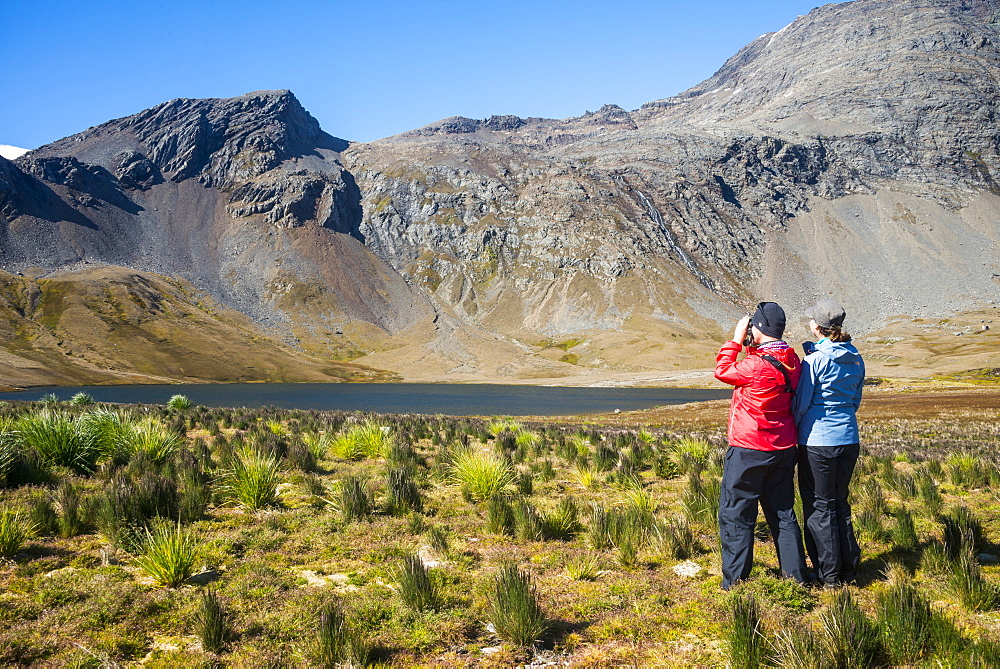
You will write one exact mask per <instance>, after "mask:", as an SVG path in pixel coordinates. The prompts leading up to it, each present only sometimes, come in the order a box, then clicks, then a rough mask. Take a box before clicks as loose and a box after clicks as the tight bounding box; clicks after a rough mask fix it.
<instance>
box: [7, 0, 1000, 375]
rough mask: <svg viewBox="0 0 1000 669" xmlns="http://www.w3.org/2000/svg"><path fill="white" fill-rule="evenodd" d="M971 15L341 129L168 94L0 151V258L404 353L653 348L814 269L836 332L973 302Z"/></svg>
mask: <svg viewBox="0 0 1000 669" xmlns="http://www.w3.org/2000/svg"><path fill="white" fill-rule="evenodd" d="M998 19H1000V2H998V0H905V1H903V2H888V1H886V0H856V1H855V2H846V3H840V4H835V5H826V6H823V7H820V8H818V9H816V10H814V11H813V12H811V13H810V14H809V15H807V16H804V17H799V18H798V19H797V20H796V21H794V22H793V23H792V24H790V25H789V26H787V27H785V28H784V29H782V30H780V31H778V32H775V33H771V34H768V35H764V36H762V37H761V38H759V39H758V40H755V41H754V42H753V43H751V44H750V45H748V46H747V47H745V48H744V49H743V50H741V51H740V52H739V53H738V54H736V55H735V56H734V57H733V58H731V59H730V60H729V61H728V62H727V63H725V64H724V66H723V67H722V68H721V69H720V70H719V72H718V73H716V74H715V75H714V76H713V77H712V78H710V79H709V80H707V81H706V82H704V83H703V84H701V85H699V86H696V87H694V88H693V89H691V90H690V91H687V92H685V93H683V94H681V95H679V96H676V97H674V98H666V99H662V100H657V101H654V102H651V103H648V104H646V105H643V107H642V108H641V109H638V110H634V111H626V110H624V109H621V108H619V107H616V106H614V105H606V106H605V107H603V108H601V109H600V110H598V111H597V112H592V113H591V112H588V113H587V114H585V115H583V116H580V117H575V118H570V119H563V120H553V119H538V118H529V119H521V118H517V117H513V116H494V117H491V118H488V119H485V120H474V119H466V118H461V117H453V118H449V119H444V120H442V121H440V122H437V123H433V124H430V125H428V126H425V127H423V128H419V129H417V130H413V131H411V132H407V133H403V134H402V135H398V136H394V137H390V138H386V139H383V140H379V141H376V142H370V143H367V144H351V143H349V142H346V141H344V140H340V139H337V138H335V137H332V136H330V135H328V134H327V133H325V132H324V131H323V130H322V129H321V128H320V126H319V123H318V122H317V121H316V120H315V119H314V118H313V117H312V116H310V115H309V114H308V112H306V110H304V109H303V108H302V106H301V104H299V102H298V101H297V100H296V99H295V97H294V96H293V95H292V94H291V93H289V92H288V91H263V92H257V93H251V94H247V95H245V96H241V97H238V98H231V99H213V100H173V101H170V102H166V103H163V104H162V105H158V106H157V107H154V108H152V109H149V110H146V111H144V112H141V113H139V114H136V115H134V116H130V117H127V118H124V119H117V120H114V121H109V122H108V123H105V124H103V125H101V126H97V127H95V128H91V129H90V130H87V131H85V132H83V133H80V134H78V135H75V136H73V137H69V138H66V139H64V140H60V141H58V142H55V143H53V144H50V145H48V146H45V147H41V148H40V149H37V150H35V151H32V152H29V153H28V154H27V155H25V156H22V157H21V158H19V159H17V160H16V161H14V162H10V161H6V160H5V159H3V158H0V266H2V267H3V268H4V269H6V270H7V271H11V272H15V271H27V270H29V269H31V268H36V269H32V272H34V274H32V276H38V277H45V276H48V273H51V272H60V271H62V270H64V269H65V268H75V267H79V266H80V263H92V264H94V265H100V266H102V267H105V266H111V267H117V268H122V269H120V270H115V271H117V272H119V275H120V276H122V277H132V276H140V275H141V274H142V273H144V272H145V273H155V274H157V275H160V276H162V277H172V278H176V279H179V280H182V281H186V282H189V283H190V284H191V285H192V286H193V287H194V288H195V289H197V290H201V291H205V293H206V294H207V295H208V296H210V297H211V299H213V300H215V301H217V302H218V303H219V304H220V305H222V306H224V307H227V308H231V309H233V310H236V311H238V312H240V313H241V314H243V315H244V316H245V317H246V319H247V320H246V321H245V323H244V324H243V325H241V328H249V329H251V330H256V331H257V332H258V333H259V334H260V336H263V337H265V338H266V339H267V340H268V341H269V342H270V344H269V345H273V346H275V347H278V348H282V347H285V348H286V349H287V350H288V351H297V353H295V355H302V356H306V357H308V358H310V359H316V360H326V361H331V362H333V361H338V360H345V359H355V360H356V361H358V362H362V363H364V364H365V365H370V366H373V367H376V368H379V369H385V370H391V371H393V372H396V373H398V374H400V375H401V376H403V377H405V378H408V379H413V380H442V379H443V380H456V381H475V380H487V379H490V380H519V379H520V380H526V379H563V381H567V382H579V383H591V382H597V381H600V380H602V379H607V378H609V377H621V376H622V375H635V377H636V378H646V379H652V378H656V379H664V378H666V377H668V376H670V375H671V374H675V373H677V374H678V375H681V376H682V375H683V372H684V370H686V369H690V368H705V367H708V366H710V365H711V363H712V354H713V351H714V347H715V346H716V344H717V343H718V342H719V341H720V340H721V339H722V338H724V337H725V336H726V334H727V332H728V330H729V328H730V327H731V322H732V321H733V320H735V318H737V317H738V316H739V314H740V313H742V312H743V311H745V310H746V309H747V308H750V307H752V305H753V304H755V303H756V302H757V301H759V300H761V299H776V300H778V301H779V302H781V303H782V304H784V305H785V306H786V308H787V309H788V311H789V313H790V315H792V316H793V318H792V321H791V322H792V324H793V326H794V324H795V319H794V314H796V313H799V312H800V311H801V309H803V308H804V307H805V306H806V305H807V304H809V303H810V302H812V301H813V300H814V299H815V298H817V297H819V296H823V295H833V296H835V297H837V298H838V299H840V300H841V301H842V302H844V304H845V305H847V306H848V310H849V313H850V314H851V321H850V323H849V325H851V327H852V329H853V330H855V331H858V332H862V333H865V332H870V333H875V332H876V331H878V330H879V329H880V328H884V327H889V326H892V327H896V326H898V324H899V323H900V322H901V321H900V319H901V318H903V319H911V320H912V319H915V318H929V317H938V318H945V317H949V316H952V315H955V314H963V313H965V314H980V313H981V314H983V315H985V316H989V315H992V312H991V311H990V310H991V309H993V308H994V307H995V306H996V305H997V304H998V301H997V297H996V296H997V286H998V285H1000V284H998V281H997V279H998V276H1000V250H998V249H1000V226H998V224H997V220H998V218H1000V190H998V186H997V184H996V182H995V180H994V179H995V177H994V175H995V173H996V170H997V168H998V166H1000V131H998V128H997V124H996V118H997V104H998V103H997V101H998V100H1000V94H998V93H1000V91H998V86H1000V84H998V82H1000V48H998V45H1000V31H998ZM127 268H132V269H134V270H135V271H130V270H129V269H127ZM123 280H124V281H126V282H129V281H133V280H134V279H131V278H127V279H123ZM984 310H985V311H984ZM982 320H983V321H984V324H985V321H986V320H990V319H988V318H983V319H982ZM175 324H176V327H177V330H176V331H177V332H182V331H183V332H188V329H187V321H186V320H184V319H176V321H175ZM982 332H983V333H984V334H983V335H982V336H985V337H987V338H989V337H992V336H993V335H994V333H995V332H996V328H993V329H992V330H988V331H987V330H983V331H982ZM798 333H799V331H798V330H797V329H796V331H795V334H793V335H792V338H796V337H798V336H799V334H798ZM189 334H190V333H189ZM802 334H804V332H802ZM67 336H68V337H70V338H71V339H72V338H75V337H80V336H83V334H82V333H78V334H72V335H67ZM185 336H186V335H185ZM185 336H181V335H179V334H178V335H175V338H176V339H177V340H178V341H180V340H184V339H185ZM234 336H235V335H234ZM942 336H945V335H942ZM946 336H952V337H953V336H954V334H953V333H949V334H948V335H946ZM220 337H221V335H220ZM187 341H188V342H189V343H188V344H185V345H184V350H185V351H188V352H190V353H191V354H197V353H199V348H198V342H199V338H198V337H197V336H193V337H188V339H187ZM220 341H221V339H220ZM237 341H238V337H237V338H236V339H234V342H237ZM963 341H964V340H963ZM4 345H5V346H6V347H7V348H8V350H13V349H12V348H11V347H12V346H13V347H17V346H21V347H22V349H18V350H23V344H22V343H18V342H17V341H15V340H14V339H8V340H6V342H5V344H4ZM38 345H40V344H38ZM31 346H35V344H32V345H31ZM289 347H290V348H289ZM234 350H235V349H234ZM242 355H243V354H242V353H241V354H240V355H239V356H232V357H233V360H234V363H233V364H234V365H235V367H238V366H239V364H241V363H240V360H242ZM977 355H978V354H977ZM897 357H898V356H897ZM144 358H146V359H148V360H149V361H150V363H149V364H148V365H147V366H146V368H145V369H146V373H148V374H152V375H160V376H167V377H171V378H179V375H180V373H179V372H178V370H177V368H175V367H171V366H170V364H169V363H168V362H167V361H166V360H163V359H161V358H160V357H158V356H157V355H155V354H154V353H153V352H152V351H150V352H149V353H148V354H145V355H144ZM978 359H979V358H977V360H978ZM2 364H3V363H2V362H0V365H2ZM106 364H111V363H106ZM247 364H248V365H249V364H250V363H247ZM235 367H233V370H235ZM908 368H909V369H917V368H916V367H907V366H906V365H903V368H902V369H901V370H897V371H902V372H905V371H906V370H907V369H908ZM185 369H187V368H185ZM248 369H249V368H248ZM920 369H926V367H921V368H920ZM74 373H75V372H74ZM74 373H70V372H67V373H66V374H68V376H65V378H67V379H68V378H73V374H74ZM187 373H188V372H184V374H187ZM220 373H221V372H216V371H215V370H214V368H211V367H204V368H200V369H199V371H198V372H197V373H196V374H199V375H201V376H200V378H216V375H217V374H220ZM236 373H237V372H235V371H232V374H236ZM247 373H249V372H247ZM303 373H304V372H303ZM297 374H299V372H289V374H286V376H285V378H293V377H294V378H298V377H297V376H296V375H297ZM264 376H266V377H267V378H277V376H275V375H274V373H272V372H269V373H268V374H266V375H264ZM230 377H231V374H230V376H227V377H226V378H230ZM60 378H63V377H60ZM255 378H256V377H255ZM302 378H305V377H302Z"/></svg>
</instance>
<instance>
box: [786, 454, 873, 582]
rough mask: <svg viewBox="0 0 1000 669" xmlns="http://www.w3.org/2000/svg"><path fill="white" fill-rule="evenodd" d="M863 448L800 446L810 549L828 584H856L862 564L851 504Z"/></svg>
mask: <svg viewBox="0 0 1000 669" xmlns="http://www.w3.org/2000/svg"><path fill="white" fill-rule="evenodd" d="M860 448H861V447H860V445H859V444H846V445H844V446H802V445H800V446H799V494H800V495H801V496H802V515H803V516H804V518H803V523H804V524H805V526H806V550H807V551H808V552H809V560H810V561H811V562H812V564H813V567H814V568H815V569H816V578H818V579H819V580H821V581H823V582H824V583H841V582H850V581H853V580H854V577H855V575H856V572H857V570H858V563H859V562H860V561H861V548H860V547H859V546H858V540H857V538H856V537H855V536H854V525H853V524H852V522H851V505H850V503H848V501H847V491H848V487H849V486H850V483H851V476H853V475H854V466H855V465H856V464H857V462H858V453H859V451H860Z"/></svg>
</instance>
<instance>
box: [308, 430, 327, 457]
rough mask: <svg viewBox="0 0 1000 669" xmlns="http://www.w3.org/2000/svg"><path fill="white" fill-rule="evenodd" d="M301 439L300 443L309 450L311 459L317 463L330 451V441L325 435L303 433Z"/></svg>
mask: <svg viewBox="0 0 1000 669" xmlns="http://www.w3.org/2000/svg"><path fill="white" fill-rule="evenodd" d="M301 439H302V443H303V444H305V447H306V448H308V449H309V452H310V453H311V454H312V457H313V459H314V460H315V461H316V462H319V461H320V460H323V459H325V458H326V457H327V454H328V453H329V450H330V440H329V438H328V437H327V436H326V434H325V433H324V434H319V433H316V432H303V433H302V435H301Z"/></svg>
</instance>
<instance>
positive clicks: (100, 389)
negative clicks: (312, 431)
mask: <svg viewBox="0 0 1000 669" xmlns="http://www.w3.org/2000/svg"><path fill="white" fill-rule="evenodd" d="M78 392H86V393H87V394H89V395H90V396H91V397H93V398H94V399H95V400H96V401H98V402H117V403H124V404H166V403H167V400H168V399H170V396H171V395H175V394H181V395H186V396H187V397H189V398H190V399H191V401H192V402H194V403H195V404H197V405H201V406H211V407H248V408H257V407H267V406H273V407H282V408H286V409H320V410H336V409H339V410H342V411H375V412H379V413H421V414H438V413H440V414H446V415H451V416H494V415H504V416H576V415H582V414H594V413H607V412H611V411H614V410H615V409H621V410H622V411H632V410H636V409H650V408H652V407H657V406H664V405H667V404H682V403H685V402H700V401H704V400H715V399H721V398H728V397H730V396H731V395H732V391H731V390H700V389H693V388H555V387H542V386H507V385H487V384H438V383H226V384H191V385H186V384H177V385H155V386H146V385H142V386H79V387H69V386H60V387H56V388H36V389H33V390H22V391H16V392H9V393H0V400H38V399H41V398H42V397H43V396H45V395H48V394H50V393H55V395H56V396H57V397H58V398H59V399H60V400H68V399H69V398H70V397H72V396H73V395H74V394H76V393H78Z"/></svg>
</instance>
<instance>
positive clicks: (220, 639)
mask: <svg viewBox="0 0 1000 669" xmlns="http://www.w3.org/2000/svg"><path fill="white" fill-rule="evenodd" d="M195 629H196V630H197V634H198V638H199V639H201V647H202V648H203V649H205V650H206V651H208V652H209V653H221V652H222V650H223V649H224V648H225V646H226V639H227V638H228V636H229V614H228V613H227V612H226V610H225V609H224V608H222V601H221V600H220V599H219V595H218V593H217V592H216V591H215V589H214V588H206V589H205V590H202V592H201V598H200V602H199V607H198V613H197V614H196V617H195Z"/></svg>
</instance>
